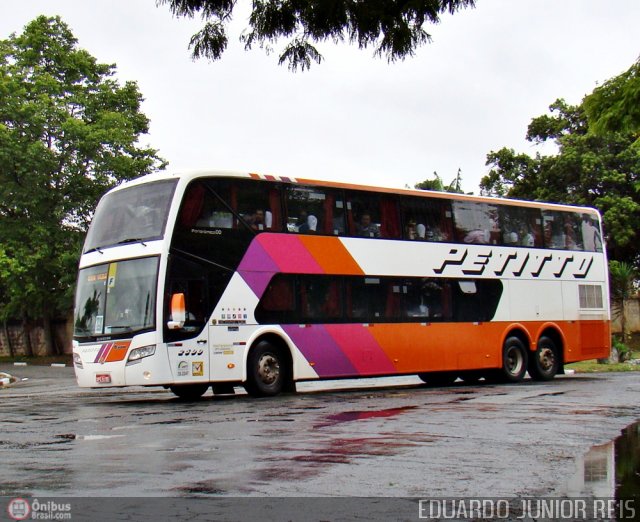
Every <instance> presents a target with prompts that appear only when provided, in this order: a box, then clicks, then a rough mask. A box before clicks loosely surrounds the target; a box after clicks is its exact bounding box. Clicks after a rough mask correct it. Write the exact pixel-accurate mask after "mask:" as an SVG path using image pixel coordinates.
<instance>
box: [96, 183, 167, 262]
mask: <svg viewBox="0 0 640 522" xmlns="http://www.w3.org/2000/svg"><path fill="white" fill-rule="evenodd" d="M176 184H177V180H168V181H156V182H153V183H145V184H144V185H137V186H134V187H130V188H126V189H123V190H118V191H115V192H110V193H109V194H107V195H106V196H104V197H103V198H102V199H101V200H100V203H98V207H97V208H96V213H95V215H94V216H93V221H92V222H91V226H90V227H89V233H88V234H87V239H86V241H85V244H84V252H85V253H86V252H90V251H92V250H96V249H99V248H105V247H109V246H114V245H120V244H125V243H131V242H134V241H143V240H151V239H160V238H162V236H163V235H164V229H165V226H166V224H167V216H168V215H169V207H170V205H171V200H172V198H173V192H174V190H175V188H176Z"/></svg>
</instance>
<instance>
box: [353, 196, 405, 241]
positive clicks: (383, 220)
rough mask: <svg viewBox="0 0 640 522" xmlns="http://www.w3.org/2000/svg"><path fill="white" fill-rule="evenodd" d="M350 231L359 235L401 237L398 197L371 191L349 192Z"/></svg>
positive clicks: (387, 237) (384, 237)
mask: <svg viewBox="0 0 640 522" xmlns="http://www.w3.org/2000/svg"><path fill="white" fill-rule="evenodd" d="M347 221H348V224H349V233H350V234H351V235H352V236H357V237H372V238H383V239H399V238H400V237H402V231H401V230H400V215H399V212H398V204H397V201H396V198H394V197H392V196H387V195H384V194H376V193H369V192H351V193H349V194H347Z"/></svg>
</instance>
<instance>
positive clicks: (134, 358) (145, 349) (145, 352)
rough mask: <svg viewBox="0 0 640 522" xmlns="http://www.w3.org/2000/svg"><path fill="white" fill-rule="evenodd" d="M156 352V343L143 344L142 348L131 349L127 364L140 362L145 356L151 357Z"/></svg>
mask: <svg viewBox="0 0 640 522" xmlns="http://www.w3.org/2000/svg"><path fill="white" fill-rule="evenodd" d="M154 353H156V345H155V344H150V345H148V346H141V347H140V348H134V349H133V350H131V353H130V354H129V358H128V359H127V365H130V364H137V363H139V362H140V359H144V358H145V357H150V356H151V355H153V354H154Z"/></svg>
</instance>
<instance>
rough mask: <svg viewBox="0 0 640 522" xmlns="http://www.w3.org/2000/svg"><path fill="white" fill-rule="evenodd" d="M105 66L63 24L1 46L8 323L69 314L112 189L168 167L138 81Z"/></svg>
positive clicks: (0, 283) (39, 27) (35, 28)
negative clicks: (93, 224)
mask: <svg viewBox="0 0 640 522" xmlns="http://www.w3.org/2000/svg"><path fill="white" fill-rule="evenodd" d="M114 73H115V66H114V65H106V64H100V63H97V61H96V60H95V58H93V57H92V56H91V55H90V54H89V53H88V52H87V51H85V50H82V49H79V48H78V46H77V40H76V39H75V37H74V36H73V35H72V33H71V31H70V30H69V28H68V26H67V25H66V24H65V23H64V22H62V20H61V19H60V18H59V17H53V18H47V17H44V16H40V17H38V18H37V19H35V20H34V21H32V22H31V23H29V24H28V25H27V26H26V27H25V28H24V32H23V33H22V34H20V35H16V34H12V35H10V36H9V38H8V39H6V40H2V41H0V247H1V248H0V289H1V290H2V291H3V299H1V300H0V319H2V318H4V319H6V318H7V317H13V318H22V319H26V318H36V319H42V320H43V321H44V325H45V328H44V330H45V341H46V343H47V346H48V347H49V350H51V347H52V343H51V335H50V334H51V329H50V320H51V318H52V317H54V316H55V315H60V314H66V312H67V311H68V310H69V309H70V307H71V303H72V294H73V286H74V285H73V283H74V279H75V273H76V270H77V262H78V255H79V251H80V246H81V242H82V240H83V237H84V232H85V231H86V228H87V226H88V223H89V220H90V218H91V215H92V211H93V209H94V207H95V205H96V203H97V200H98V199H99V197H100V195H101V194H103V193H104V192H105V191H106V190H107V189H109V188H110V187H112V186H113V185H114V184H116V183H118V182H120V181H122V180H126V179H131V178H134V177H137V176H140V175H142V174H146V173H149V172H151V171H153V170H155V169H157V168H164V165H165V163H164V161H163V160H161V159H160V158H159V157H158V156H157V151H155V150H154V149H151V148H144V147H140V146H139V145H138V144H137V142H138V139H139V137H140V136H141V135H143V134H145V133H146V132H147V131H148V125H149V120H148V119H147V117H146V116H145V115H144V114H142V113H141V112H140V104H141V101H142V96H141V94H140V92H139V91H138V87H137V85H136V83H135V82H125V83H124V85H121V84H120V83H119V82H117V81H116V80H115V79H114V78H113V75H114Z"/></svg>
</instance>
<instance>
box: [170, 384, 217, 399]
mask: <svg viewBox="0 0 640 522" xmlns="http://www.w3.org/2000/svg"><path fill="white" fill-rule="evenodd" d="M209 386H210V384H209V383H205V384H175V385H173V386H169V389H170V390H171V391H172V392H173V393H174V395H177V396H178V397H180V398H181V399H183V400H185V401H196V400H198V399H199V398H200V397H202V396H203V395H204V393H205V392H206V391H207V389H209Z"/></svg>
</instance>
